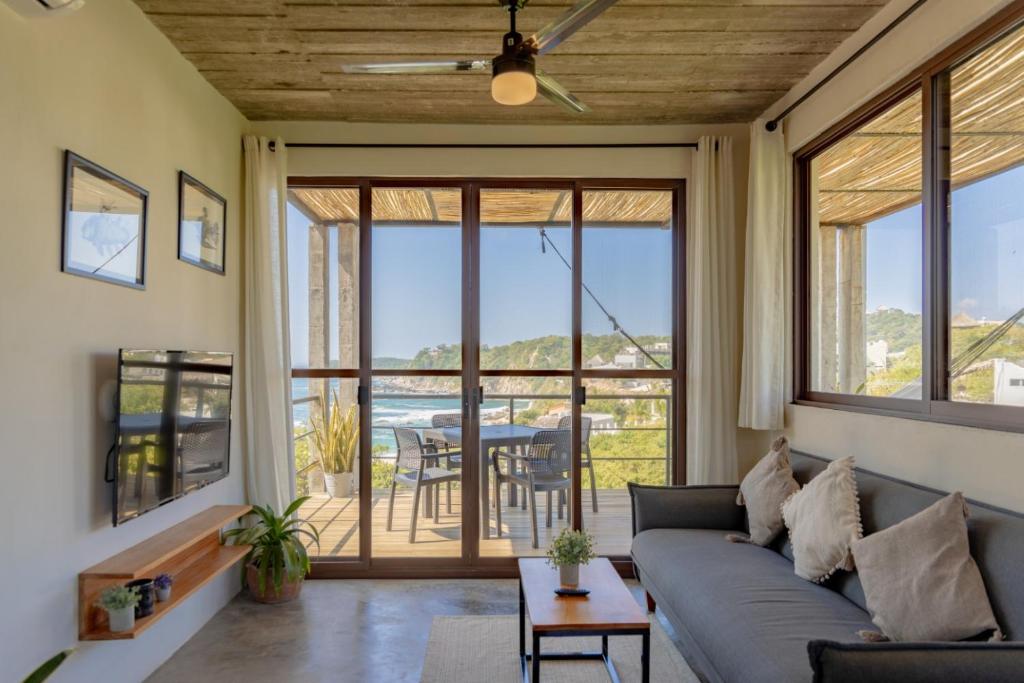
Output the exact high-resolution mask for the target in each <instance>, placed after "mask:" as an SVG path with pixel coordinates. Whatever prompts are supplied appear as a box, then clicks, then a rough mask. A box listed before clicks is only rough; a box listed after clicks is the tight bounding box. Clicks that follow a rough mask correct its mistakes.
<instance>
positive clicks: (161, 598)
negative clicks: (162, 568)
mask: <svg viewBox="0 0 1024 683" xmlns="http://www.w3.org/2000/svg"><path fill="white" fill-rule="evenodd" d="M156 599H157V601H158V602H167V601H168V600H170V599H171V587H170V586H168V587H167V588H157V589H156Z"/></svg>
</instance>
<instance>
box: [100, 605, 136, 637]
mask: <svg viewBox="0 0 1024 683" xmlns="http://www.w3.org/2000/svg"><path fill="white" fill-rule="evenodd" d="M107 620H108V621H109V622H110V632H111V633H124V632H125V631H131V630H132V629H133V628H135V607H122V608H120V609H108V610H107Z"/></svg>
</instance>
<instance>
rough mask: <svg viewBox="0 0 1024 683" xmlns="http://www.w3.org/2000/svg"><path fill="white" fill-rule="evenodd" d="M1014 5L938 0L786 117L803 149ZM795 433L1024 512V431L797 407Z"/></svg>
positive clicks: (886, 17)
mask: <svg viewBox="0 0 1024 683" xmlns="http://www.w3.org/2000/svg"><path fill="white" fill-rule="evenodd" d="M910 4H911V2H910V0H896V1H894V2H892V3H891V4H890V5H889V6H887V7H885V8H884V9H883V10H882V11H881V12H880V13H879V15H878V16H876V17H875V18H874V19H873V20H872V21H871V22H870V23H869V24H868V25H866V26H865V27H864V28H863V29H862V31H860V32H859V33H858V34H857V35H855V36H853V37H852V38H851V39H850V40H849V41H847V42H846V43H844V45H843V46H841V47H840V49H839V50H837V51H836V53H834V54H833V55H831V56H830V58H829V60H827V61H826V62H825V63H823V64H822V65H820V66H819V67H818V69H817V70H816V71H815V73H812V74H811V75H810V76H809V77H808V79H807V81H806V82H805V83H803V84H802V85H798V86H797V88H795V89H794V91H793V92H792V93H790V95H789V96H787V98H785V99H784V100H783V101H781V102H780V103H779V104H778V105H776V106H775V107H773V109H770V110H769V113H774V112H775V111H778V110H779V109H780V108H781V107H782V106H785V105H786V104H787V103H788V101H790V100H792V99H793V97H795V96H797V95H799V94H800V93H801V92H803V89H804V88H805V87H806V85H807V84H809V83H814V82H817V80H819V79H820V78H821V77H822V76H823V75H824V74H825V73H827V72H829V71H831V70H832V69H833V68H834V67H835V66H836V65H837V64H838V63H839V62H840V61H842V60H843V59H845V58H846V56H847V55H848V54H849V53H851V52H852V51H853V50H855V49H856V48H857V47H858V46H859V45H861V44H863V42H864V41H865V40H866V39H867V38H869V37H870V36H873V35H875V34H876V33H878V31H879V30H880V29H881V28H882V27H884V26H885V25H887V24H888V23H889V22H890V21H892V19H893V18H894V17H895V16H897V15H898V14H900V13H901V12H902V11H903V10H904V9H905V8H906V7H907V6H909V5H910ZM1006 4H1008V1H1007V0H971V2H964V1H963V0H930V2H927V3H925V4H924V5H923V6H922V7H921V8H920V9H918V10H917V11H916V12H915V14H914V15H913V16H912V17H911V18H910V19H908V20H907V21H905V22H904V23H903V24H901V25H900V26H899V27H898V28H897V29H895V30H894V31H893V32H892V33H890V34H889V35H888V36H886V38H884V39H883V41H882V42H881V43H879V44H878V45H876V46H875V47H873V48H872V49H871V50H870V51H869V52H868V53H867V54H865V55H864V56H862V57H861V58H860V59H859V60H858V61H857V62H856V63H855V64H854V65H853V66H852V67H851V68H849V69H848V70H847V71H845V72H844V73H843V74H842V75H841V76H839V77H838V78H836V79H835V80H834V81H833V82H832V83H830V84H829V85H828V86H826V87H825V88H823V89H822V90H821V91H819V92H818V93H817V94H816V95H815V96H814V97H813V98H812V99H810V100H808V101H807V102H806V103H804V104H803V105H802V106H800V107H799V108H798V109H797V110H796V111H795V112H794V113H793V114H792V115H791V116H790V117H789V119H788V120H787V122H786V140H787V144H788V146H789V148H790V150H791V151H792V150H795V149H797V148H799V147H800V146H801V145H803V144H805V143H806V142H808V141H810V140H811V139H813V138H814V137H815V136H816V135H818V134H820V133H821V132H822V131H823V130H825V129H826V128H828V126H830V125H831V124H833V123H835V122H836V121H838V120H839V119H841V118H842V117H843V116H844V115H845V114H848V113H849V112H851V111H853V110H854V109H856V108H857V107H858V106H860V105H861V104H863V103H864V102H866V101H867V100H868V99H870V98H871V97H872V96H873V95H875V94H877V93H879V92H881V91H882V90H883V89H885V87H887V86H888V85H890V84H891V83H893V82H895V81H896V80H897V79H899V78H900V77H901V76H903V75H905V74H906V73H908V72H909V71H910V70H911V69H912V68H914V67H916V66H917V65H919V64H921V63H922V62H924V61H925V60H926V59H927V58H928V57H930V56H932V55H934V54H935V53H937V52H938V51H939V50H941V49H942V48H943V47H945V46H947V45H949V44H950V43H952V42H953V41H955V40H956V39H957V38H958V37H960V36H962V35H963V34H964V33H966V32H967V31H969V30H970V29H971V28H973V27H974V26H976V25H977V24H979V23H980V22H981V21H983V20H984V19H985V18H987V17H988V16H991V14H993V13H994V12H995V11H997V10H998V9H1000V8H1001V7H1003V6H1005V5H1006ZM786 422H787V425H786V432H787V434H788V435H789V437H790V439H791V440H792V443H793V446H794V447H795V448H798V449H803V450H807V451H810V452H812V453H818V454H821V455H824V456H827V457H841V456H845V455H854V456H856V458H857V462H858V464H859V465H860V466H862V467H866V468H868V469H872V470H876V471H879V472H884V473H886V474H890V475H893V476H896V477H901V478H904V479H909V480H912V481H915V482H919V483H922V484H925V485H928V486H934V487H936V488H940V489H943V490H961V491H963V492H964V493H965V494H966V495H968V496H971V497H974V498H977V499H980V500H984V501H988V502H991V503H995V504H997V505H1002V506H1005V507H1008V508H1012V509H1015V510H1022V511H1024V489H1022V487H1021V480H1022V479H1024V457H1022V456H1024V435H1020V434H1010V433H1005V432H997V431H991V430H984V429H973V428H968V427H957V426H950V425H942V424H933V423H927V422H922V421H916V420H908V419H900V418H891V417H876V416H871V415H864V414H858V413H853V412H848V411H837V410H828V409H823V408H812V407H806V406H795V405H794V406H789V407H788V408H787V410H786Z"/></svg>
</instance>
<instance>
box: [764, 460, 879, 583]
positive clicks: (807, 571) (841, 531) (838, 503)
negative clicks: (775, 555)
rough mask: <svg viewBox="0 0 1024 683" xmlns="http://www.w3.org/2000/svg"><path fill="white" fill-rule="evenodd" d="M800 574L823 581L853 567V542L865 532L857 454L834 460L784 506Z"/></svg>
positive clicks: (798, 573)
mask: <svg viewBox="0 0 1024 683" xmlns="http://www.w3.org/2000/svg"><path fill="white" fill-rule="evenodd" d="M782 518H783V520H785V522H786V528H788V529H789V538H790V541H791V542H792V544H793V556H794V561H793V564H794V568H795V571H796V573H797V576H801V577H803V578H805V579H807V580H808V581H814V582H815V583H821V582H823V581H825V580H827V579H828V578H829V577H830V576H832V574H834V573H835V572H836V570H838V569H845V570H847V571H851V570H853V553H852V552H851V550H850V544H851V543H853V542H854V541H856V540H857V539H859V538H860V537H861V535H862V533H861V525H860V503H858V502H857V477H856V475H855V474H854V472H853V458H852V457H846V458H840V459H839V460H833V461H832V462H831V463H829V466H828V467H826V468H825V471H824V472H822V473H821V474H819V475H818V476H816V477H815V478H814V479H812V480H811V481H810V483H808V484H807V485H806V486H804V487H803V488H802V489H800V491H799V492H798V493H795V494H793V495H792V496H791V497H790V498H789V500H787V501H786V502H785V503H784V504H783V506H782Z"/></svg>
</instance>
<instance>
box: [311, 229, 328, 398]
mask: <svg viewBox="0 0 1024 683" xmlns="http://www.w3.org/2000/svg"><path fill="white" fill-rule="evenodd" d="M327 240H328V229H327V226H325V225H321V224H319V223H314V224H313V225H310V226H309V367H311V368H324V367H327V361H328V352H329V351H330V337H329V330H330V328H329V327H328V321H329V320H330V314H329V300H330V289H329V286H328V277H329V275H330V269H329V267H328V265H327V252H328V241H327ZM324 387H325V382H324V380H318V379H311V380H309V391H310V393H311V394H313V395H319V394H320V392H321V391H323V389H324Z"/></svg>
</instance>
